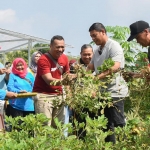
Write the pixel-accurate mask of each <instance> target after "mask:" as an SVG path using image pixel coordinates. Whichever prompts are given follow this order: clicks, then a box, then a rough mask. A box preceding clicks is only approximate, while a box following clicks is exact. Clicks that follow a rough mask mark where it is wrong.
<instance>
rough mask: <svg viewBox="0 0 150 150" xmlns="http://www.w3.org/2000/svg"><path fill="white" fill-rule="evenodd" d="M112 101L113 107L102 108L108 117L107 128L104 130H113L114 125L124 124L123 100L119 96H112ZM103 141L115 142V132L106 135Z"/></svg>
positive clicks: (121, 125) (120, 125)
mask: <svg viewBox="0 0 150 150" xmlns="http://www.w3.org/2000/svg"><path fill="white" fill-rule="evenodd" d="M113 102H114V104H113V105H114V107H109V108H108V107H106V108H105V109H104V115H105V117H106V118H107V119H108V124H107V129H106V130H104V131H108V130H111V131H113V132H114V128H115V127H123V126H125V117H124V101H123V100H120V98H113ZM105 141H106V142H113V143H114V144H115V142H116V139H115V133H113V134H112V135H110V136H107V137H106V139H105Z"/></svg>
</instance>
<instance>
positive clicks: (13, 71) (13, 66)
mask: <svg viewBox="0 0 150 150" xmlns="http://www.w3.org/2000/svg"><path fill="white" fill-rule="evenodd" d="M19 62H22V63H23V65H24V70H23V71H22V72H21V71H18V70H17V67H16V66H17V64H18V63H19ZM12 73H13V74H15V75H18V76H19V77H20V78H25V76H26V74H27V64H26V62H25V60H24V59H23V58H16V59H15V60H14V61H13V65H12Z"/></svg>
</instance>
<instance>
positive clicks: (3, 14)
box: [0, 9, 16, 23]
mask: <svg viewBox="0 0 150 150" xmlns="http://www.w3.org/2000/svg"><path fill="white" fill-rule="evenodd" d="M15 15H16V13H15V11H14V10H12V9H6V10H0V23H12V22H14V21H15V18H16V17H15Z"/></svg>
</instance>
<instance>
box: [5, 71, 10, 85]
mask: <svg viewBox="0 0 150 150" xmlns="http://www.w3.org/2000/svg"><path fill="white" fill-rule="evenodd" d="M10 72H11V70H10V68H9V69H6V71H5V73H6V75H5V82H6V84H8V80H9V75H10Z"/></svg>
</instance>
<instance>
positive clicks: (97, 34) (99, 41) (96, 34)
mask: <svg viewBox="0 0 150 150" xmlns="http://www.w3.org/2000/svg"><path fill="white" fill-rule="evenodd" d="M90 36H91V38H92V40H93V41H94V42H95V44H96V45H102V46H103V45H104V31H96V30H92V31H90Z"/></svg>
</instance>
